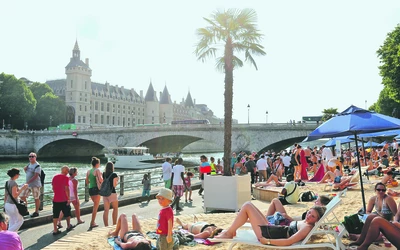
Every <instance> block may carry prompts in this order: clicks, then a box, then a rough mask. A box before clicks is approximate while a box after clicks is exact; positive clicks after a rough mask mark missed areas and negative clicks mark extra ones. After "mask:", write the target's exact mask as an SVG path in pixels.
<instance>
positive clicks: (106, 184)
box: [99, 174, 112, 197]
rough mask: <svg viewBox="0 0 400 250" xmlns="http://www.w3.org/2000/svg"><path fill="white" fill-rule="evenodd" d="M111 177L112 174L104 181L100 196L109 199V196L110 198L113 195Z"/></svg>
mask: <svg viewBox="0 0 400 250" xmlns="http://www.w3.org/2000/svg"><path fill="white" fill-rule="evenodd" d="M111 175H112V174H110V175H109V176H108V177H107V179H105V180H104V181H103V183H101V186H100V190H99V194H100V195H101V196H106V197H108V196H110V195H111V193H112V190H111V185H110V177H111Z"/></svg>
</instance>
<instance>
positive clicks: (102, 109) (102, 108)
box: [101, 102, 104, 111]
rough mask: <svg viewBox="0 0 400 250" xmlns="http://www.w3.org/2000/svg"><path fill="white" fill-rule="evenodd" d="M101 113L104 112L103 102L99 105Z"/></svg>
mask: <svg viewBox="0 0 400 250" xmlns="http://www.w3.org/2000/svg"><path fill="white" fill-rule="evenodd" d="M101 111H104V102H102V103H101Z"/></svg>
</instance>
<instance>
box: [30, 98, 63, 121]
mask: <svg viewBox="0 0 400 250" xmlns="http://www.w3.org/2000/svg"><path fill="white" fill-rule="evenodd" d="M66 109H67V108H66V105H65V102H64V101H63V100H61V99H60V98H58V97H57V96H55V95H54V94H53V93H49V92H48V93H46V94H45V95H44V96H42V97H40V99H39V101H38V104H37V106H36V116H35V121H36V124H37V125H40V126H43V127H48V126H50V120H51V124H52V126H57V125H58V124H60V123H64V122H65V113H66ZM50 117H51V118H50Z"/></svg>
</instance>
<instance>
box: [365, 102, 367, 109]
mask: <svg viewBox="0 0 400 250" xmlns="http://www.w3.org/2000/svg"><path fill="white" fill-rule="evenodd" d="M365 109H367V100H365Z"/></svg>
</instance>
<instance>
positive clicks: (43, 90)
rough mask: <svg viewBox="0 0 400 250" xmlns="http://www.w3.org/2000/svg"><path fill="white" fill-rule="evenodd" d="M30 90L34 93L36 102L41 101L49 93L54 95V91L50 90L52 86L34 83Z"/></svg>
mask: <svg viewBox="0 0 400 250" xmlns="http://www.w3.org/2000/svg"><path fill="white" fill-rule="evenodd" d="M29 88H30V90H31V91H32V94H33V96H34V97H35V99H36V101H39V100H40V98H41V97H42V96H44V95H45V94H47V93H53V90H52V89H51V88H50V86H49V85H47V84H45V83H40V82H34V83H33V84H32V85H31V86H30V87H29Z"/></svg>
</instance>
